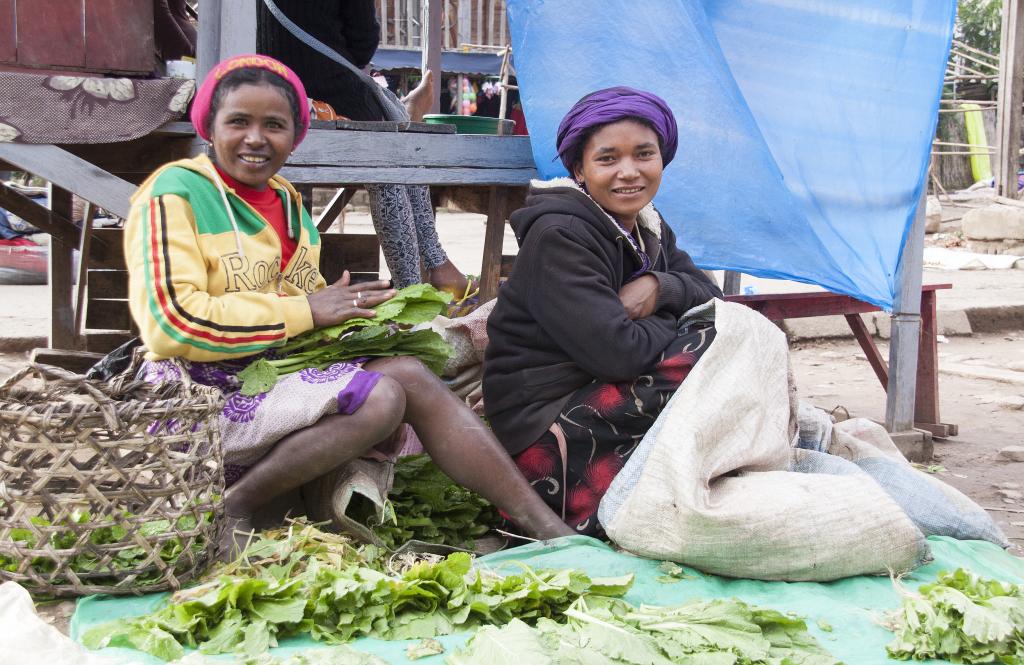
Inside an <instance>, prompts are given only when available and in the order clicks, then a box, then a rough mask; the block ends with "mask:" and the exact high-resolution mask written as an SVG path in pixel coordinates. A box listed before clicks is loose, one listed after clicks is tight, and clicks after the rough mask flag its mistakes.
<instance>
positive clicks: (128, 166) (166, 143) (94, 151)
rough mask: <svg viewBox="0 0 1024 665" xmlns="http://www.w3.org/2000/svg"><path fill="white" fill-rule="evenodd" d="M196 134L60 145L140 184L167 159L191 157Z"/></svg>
mask: <svg viewBox="0 0 1024 665" xmlns="http://www.w3.org/2000/svg"><path fill="white" fill-rule="evenodd" d="M189 127H191V125H189ZM194 136H195V132H194V131H193V133H192V135H191V136H176V135H173V134H147V135H146V136H142V137H139V138H137V139H133V140H131V141H118V142H116V143H79V144H74V145H62V146H60V147H61V148H62V149H64V150H66V151H67V152H69V153H71V154H72V155H75V156H76V157H80V158H81V159H83V160H85V161H87V162H89V163H90V164H92V165H93V166H95V167H96V168H99V169H102V170H103V171H106V172H107V173H110V174H111V175H115V176H117V177H119V178H122V179H124V180H126V181H127V182H129V183H131V184H135V185H137V184H140V183H141V182H142V181H143V180H145V179H146V178H147V177H149V175H150V174H151V173H153V171H155V170H156V169H157V168H158V167H160V166H163V165H164V164H166V163H167V162H172V161H174V160H177V159H184V158H186V157H190V156H191V155H192V154H193V151H192V144H193V137H194Z"/></svg>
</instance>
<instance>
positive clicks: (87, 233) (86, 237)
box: [75, 203, 96, 350]
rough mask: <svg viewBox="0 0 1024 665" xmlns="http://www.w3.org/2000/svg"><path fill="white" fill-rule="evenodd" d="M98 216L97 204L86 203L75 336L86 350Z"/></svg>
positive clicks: (76, 304) (79, 252)
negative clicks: (88, 292)
mask: <svg viewBox="0 0 1024 665" xmlns="http://www.w3.org/2000/svg"><path fill="white" fill-rule="evenodd" d="M95 217H96V206H94V205H93V204H91V203H86V204H85V214H84V215H83V216H82V238H81V240H80V241H79V242H78V285H77V289H76V295H75V337H76V338H77V341H78V345H77V348H79V349H82V350H85V335H84V334H83V332H82V324H83V323H84V322H85V290H86V288H87V287H88V286H89V250H90V249H91V247H92V222H93V218H95Z"/></svg>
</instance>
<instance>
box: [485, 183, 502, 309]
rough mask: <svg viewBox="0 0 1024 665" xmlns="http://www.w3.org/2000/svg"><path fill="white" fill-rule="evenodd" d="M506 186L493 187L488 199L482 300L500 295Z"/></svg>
mask: <svg viewBox="0 0 1024 665" xmlns="http://www.w3.org/2000/svg"><path fill="white" fill-rule="evenodd" d="M506 197H507V190H506V188H505V187H491V188H490V189H489V191H488V201H487V230H486V231H485V232H484V256H483V267H482V268H481V270H480V302H482V303H483V302H487V301H488V300H493V299H494V298H496V297H497V296H498V281H499V280H500V279H501V247H502V245H503V244H504V240H505V207H506V205H505V201H506Z"/></svg>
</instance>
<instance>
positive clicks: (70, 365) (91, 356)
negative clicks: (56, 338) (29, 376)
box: [30, 349, 103, 374]
mask: <svg viewBox="0 0 1024 665" xmlns="http://www.w3.org/2000/svg"><path fill="white" fill-rule="evenodd" d="M30 359H31V362H34V363H42V364H44V365H53V366H55V367H60V368H61V369H66V370H68V371H69V372H74V373H75V374H85V373H86V372H87V371H89V368H90V367H92V366H93V365H95V364H96V363H98V362H99V361H100V360H102V359H103V354H102V353H93V352H90V351H73V350H70V349H32V355H31V356H30Z"/></svg>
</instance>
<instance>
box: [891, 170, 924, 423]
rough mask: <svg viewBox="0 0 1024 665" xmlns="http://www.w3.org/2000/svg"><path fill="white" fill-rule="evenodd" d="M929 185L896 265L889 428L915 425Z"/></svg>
mask: <svg viewBox="0 0 1024 665" xmlns="http://www.w3.org/2000/svg"><path fill="white" fill-rule="evenodd" d="M926 194H927V191H926V188H924V187H922V189H921V198H920V199H919V200H918V202H917V210H916V212H915V213H914V221H913V223H912V224H911V227H910V233H908V234H907V240H906V243H905V244H904V245H903V253H902V254H901V255H900V262H899V266H898V267H897V269H896V280H897V281H896V283H897V285H898V287H899V290H898V291H897V292H896V298H895V300H894V302H893V311H892V340H891V341H890V343H889V389H888V391H887V392H886V402H885V427H886V429H887V430H889V431H890V432H907V431H910V430H912V429H913V428H914V403H915V399H916V394H917V356H918V345H919V344H920V338H921V276H922V270H923V264H924V222H925V219H924V211H925V198H926Z"/></svg>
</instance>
